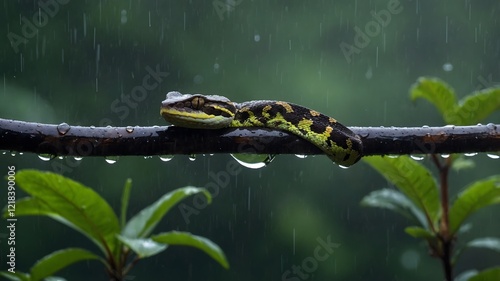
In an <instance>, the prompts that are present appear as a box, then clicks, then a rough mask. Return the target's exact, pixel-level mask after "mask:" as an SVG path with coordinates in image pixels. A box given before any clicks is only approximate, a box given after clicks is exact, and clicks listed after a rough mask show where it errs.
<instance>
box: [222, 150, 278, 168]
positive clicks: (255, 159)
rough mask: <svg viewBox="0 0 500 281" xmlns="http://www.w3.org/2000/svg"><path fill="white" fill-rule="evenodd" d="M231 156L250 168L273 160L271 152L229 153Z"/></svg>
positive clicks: (260, 166)
mask: <svg viewBox="0 0 500 281" xmlns="http://www.w3.org/2000/svg"><path fill="white" fill-rule="evenodd" d="M231 156H232V157H233V158H234V159H235V160H236V161H237V162H238V163H240V164H241V165H242V166H244V167H247V168H250V169H259V168H262V167H265V166H266V165H268V164H269V163H271V162H272V161H273V160H274V155H271V154H239V153H236V154H231Z"/></svg>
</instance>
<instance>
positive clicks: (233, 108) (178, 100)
mask: <svg viewBox="0 0 500 281" xmlns="http://www.w3.org/2000/svg"><path fill="white" fill-rule="evenodd" d="M160 114H161V115H162V116H163V118H164V119H165V120H166V121H168V122H170V123H172V124H174V125H176V126H181V127H187V128H197V129H220V128H229V127H265V128H272V129H278V130H283V131H287V132H290V133H292V134H295V135H297V136H299V137H301V138H303V139H305V140H307V141H309V142H311V143H312V144H314V145H315V146H317V147H318V148H320V149H321V150H322V151H323V152H324V153H325V154H326V155H327V156H328V157H329V158H330V159H331V160H332V161H334V162H335V163H337V164H339V165H342V166H351V165H352V164H354V163H356V162H357V161H358V160H359V159H360V158H361V156H362V148H363V145H362V142H361V139H360V137H359V136H358V135H356V134H355V133H354V132H352V131H351V130H350V129H348V128H347V127H345V126H344V125H342V124H340V123H339V122H337V120H335V119H334V118H332V117H329V116H326V115H324V114H321V113H319V112H317V111H315V110H312V109H308V108H306V107H303V106H300V105H296V104H292V103H288V102H283V101H272V100H258V101H248V102H243V103H235V102H232V101H230V100H229V99H228V98H226V97H223V96H217V95H200V94H194V95H191V94H185V95H183V94H181V93H179V92H169V93H168V94H167V99H166V100H164V101H163V102H162V106H161V109H160Z"/></svg>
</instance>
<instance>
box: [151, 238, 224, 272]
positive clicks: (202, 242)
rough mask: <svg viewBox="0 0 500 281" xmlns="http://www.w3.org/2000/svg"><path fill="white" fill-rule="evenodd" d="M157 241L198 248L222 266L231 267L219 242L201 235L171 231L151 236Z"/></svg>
mask: <svg viewBox="0 0 500 281" xmlns="http://www.w3.org/2000/svg"><path fill="white" fill-rule="evenodd" d="M151 239H153V240H154V241H156V242H159V243H165V244H168V245H182V246H191V247H195V248H198V249H200V250H202V251H203V252H205V253H206V254H208V255H209V256H210V257H212V258H213V259H214V260H216V261H217V262H218V263H219V264H220V265H222V267H224V268H225V269H229V263H228V262H227V259H226V256H225V255H224V252H223V251H222V250H221V248H220V247H219V246H217V244H215V243H214V242H212V241H210V240H209V239H207V238H205V237H201V236H196V235H193V234H191V233H189V232H179V231H170V232H165V233H161V234H158V235H154V236H152V237H151Z"/></svg>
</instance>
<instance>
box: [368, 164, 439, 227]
mask: <svg viewBox="0 0 500 281" xmlns="http://www.w3.org/2000/svg"><path fill="white" fill-rule="evenodd" d="M363 159H364V161H366V162H367V163H368V164H370V165H371V166H372V167H373V168H374V169H375V170H377V171H378V172H379V173H380V174H382V175H383V176H384V177H385V178H386V179H387V180H388V181H389V182H391V183H392V184H394V185H395V186H396V187H398V189H399V190H400V191H401V192H403V193H404V194H405V195H406V197H407V198H408V199H410V200H411V201H412V202H413V203H414V204H415V206H417V207H418V208H419V209H420V210H422V211H423V212H424V214H425V215H426V216H427V217H428V219H429V220H430V221H431V222H430V223H431V224H434V223H435V222H437V220H438V218H439V214H440V212H441V207H440V205H439V193H438V189H437V185H436V182H435V180H434V178H433V177H432V175H431V173H430V171H429V170H428V169H427V168H425V167H424V166H423V165H421V164H420V163H418V162H416V161H414V160H412V159H411V158H410V157H408V156H400V157H398V158H389V157H381V156H371V157H365V158H363Z"/></svg>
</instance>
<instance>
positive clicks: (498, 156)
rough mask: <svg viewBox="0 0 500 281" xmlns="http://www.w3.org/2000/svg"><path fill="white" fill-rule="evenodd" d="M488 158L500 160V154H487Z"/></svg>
mask: <svg viewBox="0 0 500 281" xmlns="http://www.w3.org/2000/svg"><path fill="white" fill-rule="evenodd" d="M486 156H488V157H490V158H491V159H499V158H500V153H496V154H495V153H487V154H486Z"/></svg>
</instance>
